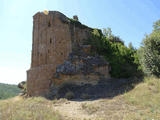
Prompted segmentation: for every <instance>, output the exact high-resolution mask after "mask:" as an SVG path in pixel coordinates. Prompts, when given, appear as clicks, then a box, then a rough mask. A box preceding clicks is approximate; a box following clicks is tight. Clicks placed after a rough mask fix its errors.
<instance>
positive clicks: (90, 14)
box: [0, 0, 160, 84]
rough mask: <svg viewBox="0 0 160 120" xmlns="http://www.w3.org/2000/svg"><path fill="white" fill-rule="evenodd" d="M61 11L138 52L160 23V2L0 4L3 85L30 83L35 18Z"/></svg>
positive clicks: (31, 0) (5, 0) (32, 0)
mask: <svg viewBox="0 0 160 120" xmlns="http://www.w3.org/2000/svg"><path fill="white" fill-rule="evenodd" d="M43 10H49V11H60V12H62V13H64V14H65V15H66V16H68V17H70V18H72V16H73V15H78V17H79V21H80V22H81V23H83V24H86V25H87V26H90V27H93V28H100V29H103V28H107V27H110V28H111V29H112V32H113V34H114V35H117V36H119V37H120V38H121V39H122V40H123V41H124V42H125V44H126V45H128V43H129V42H132V44H133V46H134V47H136V48H138V47H139V46H140V45H141V42H142V40H143V38H144V35H145V34H149V33H151V32H152V25H153V22H155V21H157V20H158V19H160V12H159V11H160V1H159V0H0V83H8V84H18V83H19V82H21V81H24V80H26V71H27V70H28V69H29V68H30V63H31V50H32V48H31V47H32V27H33V23H32V22H33V18H32V16H33V15H34V14H35V13H37V12H39V11H43Z"/></svg>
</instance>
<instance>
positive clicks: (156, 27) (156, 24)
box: [153, 20, 160, 32]
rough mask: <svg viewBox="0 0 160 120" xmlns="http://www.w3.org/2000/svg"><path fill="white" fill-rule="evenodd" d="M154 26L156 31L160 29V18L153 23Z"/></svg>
mask: <svg viewBox="0 0 160 120" xmlns="http://www.w3.org/2000/svg"><path fill="white" fill-rule="evenodd" d="M153 28H154V31H155V32H158V31H160V20H158V21H156V22H155V23H154V24H153Z"/></svg>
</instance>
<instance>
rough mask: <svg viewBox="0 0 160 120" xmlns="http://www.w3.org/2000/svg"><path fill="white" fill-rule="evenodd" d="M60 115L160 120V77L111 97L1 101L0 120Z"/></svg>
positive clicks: (50, 119)
mask: <svg viewBox="0 0 160 120" xmlns="http://www.w3.org/2000/svg"><path fill="white" fill-rule="evenodd" d="M56 111H58V112H56ZM61 116H64V117H63V118H62V117H61ZM61 119H62V120H160V79H158V78H155V77H150V78H145V79H144V82H142V83H140V84H138V85H137V86H135V88H134V89H132V90H131V91H129V92H126V93H125V94H123V95H119V96H116V97H114V98H113V99H99V100H94V101H81V102H78V101H68V100H67V99H60V100H53V101H49V100H46V99H45V98H41V97H37V98H27V99H24V98H22V97H15V98H12V99H8V100H3V101H0V120H61Z"/></svg>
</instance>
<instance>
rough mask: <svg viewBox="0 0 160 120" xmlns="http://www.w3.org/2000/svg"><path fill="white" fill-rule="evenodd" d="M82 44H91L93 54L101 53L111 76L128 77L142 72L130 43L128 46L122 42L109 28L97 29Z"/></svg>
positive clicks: (135, 51) (135, 52)
mask: <svg viewBox="0 0 160 120" xmlns="http://www.w3.org/2000/svg"><path fill="white" fill-rule="evenodd" d="M84 44H91V45H92V54H93V55H96V54H98V55H102V56H104V57H105V59H106V60H107V61H108V62H109V63H110V66H111V71H110V73H111V76H112V77H115V78H129V77H133V76H135V75H140V74H141V73H142V72H141V70H140V69H138V65H139V61H138V60H137V50H136V49H135V48H134V47H133V46H132V44H130V46H129V47H127V46H125V45H124V42H123V41H122V40H121V39H120V38H119V37H118V36H115V35H113V34H112V31H111V29H110V28H108V29H107V30H106V29H105V30H104V32H103V33H102V32H101V31H99V30H98V29H94V30H93V32H92V38H90V39H88V40H87V41H86V43H84Z"/></svg>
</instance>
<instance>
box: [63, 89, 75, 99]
mask: <svg viewBox="0 0 160 120" xmlns="http://www.w3.org/2000/svg"><path fill="white" fill-rule="evenodd" d="M65 98H67V99H73V98H74V93H73V92H71V91H69V92H67V93H66V94H65Z"/></svg>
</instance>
